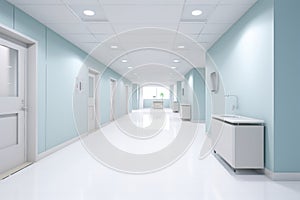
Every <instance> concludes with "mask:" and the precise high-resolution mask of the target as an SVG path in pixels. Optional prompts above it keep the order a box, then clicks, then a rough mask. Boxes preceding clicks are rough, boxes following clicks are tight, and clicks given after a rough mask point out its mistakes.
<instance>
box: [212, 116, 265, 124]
mask: <svg viewBox="0 0 300 200" xmlns="http://www.w3.org/2000/svg"><path fill="white" fill-rule="evenodd" d="M212 117H213V118H215V119H218V120H221V121H224V122H228V123H231V124H263V123H264V121H263V120H260V119H254V118H249V117H244V116H239V115H213V116H212Z"/></svg>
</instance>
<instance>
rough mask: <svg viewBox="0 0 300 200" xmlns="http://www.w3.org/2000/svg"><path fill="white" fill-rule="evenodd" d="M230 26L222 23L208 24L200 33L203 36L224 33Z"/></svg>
mask: <svg viewBox="0 0 300 200" xmlns="http://www.w3.org/2000/svg"><path fill="white" fill-rule="evenodd" d="M231 25H232V24H226V23H224V24H222V23H216V24H215V23H208V24H206V25H205V26H204V28H203V30H202V32H201V34H202V33H204V34H216V33H220V34H221V33H224V31H226V30H227V29H228V28H229V27H230V26H231Z"/></svg>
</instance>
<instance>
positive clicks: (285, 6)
mask: <svg viewBox="0 0 300 200" xmlns="http://www.w3.org/2000/svg"><path fill="white" fill-rule="evenodd" d="M299 8H300V1H299V0H285V1H283V0H275V70H274V71H275V122H274V123H275V158H274V161H275V172H300V154H299V152H300V146H299V141H300V134H299V116H300V105H299V104H300V90H299V75H300V59H299V57H300V38H299V37H300V25H299V22H298V20H299V19H300V12H299Z"/></svg>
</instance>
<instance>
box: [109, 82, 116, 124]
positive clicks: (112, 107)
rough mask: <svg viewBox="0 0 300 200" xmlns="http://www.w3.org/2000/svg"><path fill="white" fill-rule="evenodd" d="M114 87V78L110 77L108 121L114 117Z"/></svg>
mask: <svg viewBox="0 0 300 200" xmlns="http://www.w3.org/2000/svg"><path fill="white" fill-rule="evenodd" d="M115 89H116V80H114V79H110V121H113V120H114V119H115V117H114V111H115V99H114V96H115V95H114V94H115Z"/></svg>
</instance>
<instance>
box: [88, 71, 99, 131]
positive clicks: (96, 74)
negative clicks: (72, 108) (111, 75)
mask: <svg viewBox="0 0 300 200" xmlns="http://www.w3.org/2000/svg"><path fill="white" fill-rule="evenodd" d="M90 74H92V75H94V76H95V80H94V92H95V121H96V122H95V123H96V124H95V130H97V129H99V123H100V121H99V120H100V117H99V115H100V113H98V112H97V110H98V109H97V108H99V106H100V103H98V104H97V102H99V100H100V98H98V96H97V95H96V94H97V92H96V91H97V89H98V87H97V86H98V84H99V78H100V72H99V71H98V70H95V69H93V68H91V67H89V68H88V76H90ZM88 83H89V81H88ZM89 87H90V85H88V88H89ZM88 98H89V97H88ZM87 109H88V112H89V100H88V105H87ZM88 114H89V113H88ZM97 116H98V117H97ZM87 125H88V131H87V132H89V131H90V130H89V119H87Z"/></svg>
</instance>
